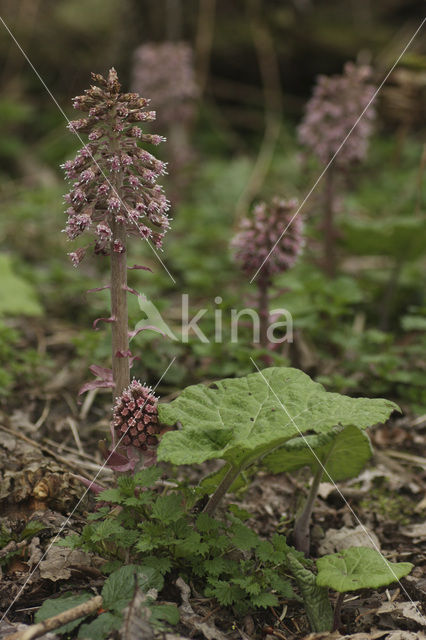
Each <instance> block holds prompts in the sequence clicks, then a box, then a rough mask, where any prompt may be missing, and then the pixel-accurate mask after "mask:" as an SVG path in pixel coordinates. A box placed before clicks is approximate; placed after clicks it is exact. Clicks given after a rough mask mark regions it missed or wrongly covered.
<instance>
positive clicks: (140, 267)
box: [127, 264, 152, 273]
mask: <svg viewBox="0 0 426 640" xmlns="http://www.w3.org/2000/svg"><path fill="white" fill-rule="evenodd" d="M127 268H128V269H129V270H131V269H143V270H144V271H151V273H152V269H150V268H149V267H144V266H143V265H142V264H134V265H133V267H127Z"/></svg>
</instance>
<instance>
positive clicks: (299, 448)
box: [262, 425, 373, 482]
mask: <svg viewBox="0 0 426 640" xmlns="http://www.w3.org/2000/svg"><path fill="white" fill-rule="evenodd" d="M372 453H373V451H372V448H371V443H370V438H369V437H368V435H367V434H366V433H365V432H364V431H361V429H359V428H358V427H355V426H352V425H349V426H347V427H344V428H343V429H342V428H337V429H334V430H333V431H332V432H331V433H328V434H321V435H315V436H305V438H304V439H303V438H300V437H299V438H293V439H292V440H289V441H288V442H286V444H285V445H283V446H282V447H280V448H279V449H277V450H276V451H273V452H272V453H270V454H269V455H267V456H266V457H265V458H264V459H263V461H262V464H264V465H265V466H266V467H267V468H268V469H269V470H270V471H272V473H282V472H284V471H289V472H291V471H295V470H296V469H300V468H301V467H305V466H308V467H310V469H311V471H312V473H313V474H315V473H316V471H317V469H318V468H319V466H320V464H322V465H323V466H324V468H325V471H324V474H323V476H322V477H323V480H324V481H330V478H331V480H332V481H333V482H339V481H341V480H346V479H347V478H355V477H356V476H357V475H358V474H359V472H360V471H361V470H362V469H363V467H364V465H365V463H366V462H367V461H368V460H369V459H370V458H371V456H372Z"/></svg>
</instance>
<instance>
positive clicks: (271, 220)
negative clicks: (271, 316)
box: [231, 198, 304, 278]
mask: <svg viewBox="0 0 426 640" xmlns="http://www.w3.org/2000/svg"><path fill="white" fill-rule="evenodd" d="M297 206H298V205H297V201H296V200H281V199H280V198H273V199H272V201H271V204H270V205H267V204H266V203H265V202H261V203H260V204H258V205H257V206H255V208H254V210H253V215H252V217H250V218H243V219H242V221H241V222H240V225H239V229H238V231H237V234H236V235H235V237H234V238H233V240H232V243H231V246H232V247H233V248H234V249H235V260H236V262H237V263H238V264H239V265H240V266H241V269H242V270H243V271H244V272H245V273H246V274H247V275H248V276H253V275H254V274H255V273H256V272H257V270H258V269H260V267H262V272H263V274H264V276H265V277H267V278H270V277H271V276H273V275H274V274H276V273H281V272H283V271H287V269H289V268H290V267H292V266H293V264H294V263H295V262H296V259H297V256H298V255H299V254H300V253H301V251H302V248H303V245H304V237H303V222H302V218H301V216H300V214H299V215H296V216H295V213H296V211H297ZM294 216H295V217H294ZM281 236H282V237H281ZM275 245H276V246H275ZM271 250H272V252H271ZM270 252H271V253H270ZM269 254H270V255H269ZM268 256H269V257H268ZM265 260H266V262H265ZM262 265H263V266H262Z"/></svg>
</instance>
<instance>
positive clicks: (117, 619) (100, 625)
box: [77, 611, 123, 640]
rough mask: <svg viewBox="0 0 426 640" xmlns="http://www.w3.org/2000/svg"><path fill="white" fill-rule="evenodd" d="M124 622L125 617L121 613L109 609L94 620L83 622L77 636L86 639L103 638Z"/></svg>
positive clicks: (96, 639) (98, 639)
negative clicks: (110, 611) (113, 612)
mask: <svg viewBox="0 0 426 640" xmlns="http://www.w3.org/2000/svg"><path fill="white" fill-rule="evenodd" d="M122 622H123V617H122V616H121V615H115V614H112V613H109V612H108V611H107V612H105V613H101V615H99V616H98V617H97V618H95V620H92V622H88V623H86V624H82V625H81V627H80V629H79V630H78V636H77V637H78V638H81V639H82V640H86V638H89V639H90V640H103V639H104V638H106V637H107V636H108V635H109V634H110V633H111V631H113V630H114V629H119V628H120V627H121V624H122Z"/></svg>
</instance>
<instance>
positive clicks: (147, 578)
mask: <svg viewBox="0 0 426 640" xmlns="http://www.w3.org/2000/svg"><path fill="white" fill-rule="evenodd" d="M135 575H136V577H137V585H138V586H139V588H140V589H142V591H144V592H147V591H149V589H157V590H158V591H159V590H160V589H162V588H163V584H164V581H163V578H162V576H161V574H160V573H159V572H158V571H157V570H156V569H153V567H145V566H138V565H135V564H129V565H126V566H124V567H121V568H120V569H117V571H114V573H111V575H110V576H109V577H108V578H107V580H106V581H105V584H104V586H103V589H102V594H101V595H102V597H103V599H104V608H105V609H110V610H111V611H117V612H121V611H122V610H123V609H124V607H127V605H128V604H129V602H130V600H131V599H132V598H133V594H134V591H135Z"/></svg>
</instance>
